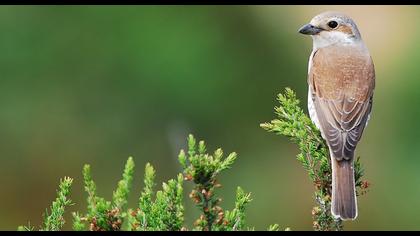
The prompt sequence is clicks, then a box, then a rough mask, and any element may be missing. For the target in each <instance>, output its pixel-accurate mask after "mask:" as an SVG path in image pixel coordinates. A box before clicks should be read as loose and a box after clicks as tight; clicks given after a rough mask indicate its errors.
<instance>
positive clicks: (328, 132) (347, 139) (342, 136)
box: [308, 46, 374, 159]
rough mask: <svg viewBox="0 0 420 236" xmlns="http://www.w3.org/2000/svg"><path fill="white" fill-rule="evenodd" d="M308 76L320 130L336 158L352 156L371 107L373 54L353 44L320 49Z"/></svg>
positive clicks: (315, 54)
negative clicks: (355, 47) (354, 46)
mask: <svg viewBox="0 0 420 236" xmlns="http://www.w3.org/2000/svg"><path fill="white" fill-rule="evenodd" d="M308 79H309V84H310V87H311V90H312V93H313V94H312V95H313V99H314V105H315V110H316V113H317V116H318V120H319V123H320V126H321V132H322V133H323V134H324V136H325V138H326V140H327V143H328V145H329V146H330V149H331V151H332V153H334V156H335V157H336V158H337V159H343V158H344V159H350V158H352V157H353V152H354V149H355V148H356V144H357V142H358V141H359V139H360V137H361V133H362V132H363V130H364V127H365V123H366V120H367V117H368V115H369V113H370V110H371V96H372V92H373V87H374V73H373V64H372V62H371V59H370V56H369V55H368V54H365V53H364V52H362V51H360V50H357V49H354V48H352V47H343V46H341V47H339V48H338V47H336V46H329V47H326V48H321V49H318V51H317V52H316V53H314V57H313V58H312V67H311V69H310V73H309V78H308Z"/></svg>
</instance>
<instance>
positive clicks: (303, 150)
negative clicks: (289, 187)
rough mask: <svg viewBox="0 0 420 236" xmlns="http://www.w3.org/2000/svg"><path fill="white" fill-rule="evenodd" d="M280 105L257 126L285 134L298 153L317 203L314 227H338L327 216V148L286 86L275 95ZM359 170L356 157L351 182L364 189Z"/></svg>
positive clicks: (328, 161)
mask: <svg viewBox="0 0 420 236" xmlns="http://www.w3.org/2000/svg"><path fill="white" fill-rule="evenodd" d="M277 100H278V102H279V103H280V106H277V107H275V114H276V115H277V116H278V119H274V120H272V121H270V122H267V123H263V124H261V125H260V126H261V127H262V128H263V129H265V130H267V131H269V132H273V133H275V134H278V135H284V136H286V137H289V138H290V140H291V141H292V142H294V143H296V144H297V145H298V147H299V150H300V153H299V154H298V155H297V160H298V161H299V162H300V163H301V164H302V166H303V167H304V169H305V170H306V171H307V172H308V175H309V178H310V179H311V181H312V182H313V184H314V185H315V200H316V202H317V203H318V206H316V207H314V208H313V210H312V215H313V219H314V222H313V227H314V229H315V230H342V222H341V221H339V220H335V218H334V217H333V216H332V215H331V211H330V209H331V182H332V178H331V163H330V159H329V155H328V147H327V145H326V144H325V141H324V140H323V138H322V136H321V134H320V132H319V130H318V129H317V128H316V126H315V125H314V123H313V122H312V121H311V119H310V118H309V117H308V116H307V115H306V114H305V113H304V111H303V109H302V108H300V106H299V104H300V101H299V100H298V99H297V98H296V94H295V92H294V91H293V90H291V89H290V88H286V89H285V92H284V94H279V95H278V97H277ZM362 177H363V170H362V168H361V164H360V161H359V158H357V159H356V161H355V181H356V188H357V190H358V192H363V191H365V188H366V187H367V186H368V184H367V182H366V181H362Z"/></svg>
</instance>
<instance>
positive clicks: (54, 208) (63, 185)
mask: <svg viewBox="0 0 420 236" xmlns="http://www.w3.org/2000/svg"><path fill="white" fill-rule="evenodd" d="M72 183H73V179H71V178H69V177H64V179H62V180H61V179H60V185H59V187H58V191H57V198H56V199H55V201H53V203H52V205H51V207H50V211H51V213H50V214H49V213H48V209H46V210H45V215H44V221H43V225H42V227H40V229H39V230H40V231H59V230H61V228H62V227H63V225H64V223H65V220H64V211H65V208H66V207H67V206H70V205H71V204H72V202H71V200H70V199H69V195H70V188H71V185H72ZM33 230H34V227H32V226H30V225H28V226H19V227H18V231H33Z"/></svg>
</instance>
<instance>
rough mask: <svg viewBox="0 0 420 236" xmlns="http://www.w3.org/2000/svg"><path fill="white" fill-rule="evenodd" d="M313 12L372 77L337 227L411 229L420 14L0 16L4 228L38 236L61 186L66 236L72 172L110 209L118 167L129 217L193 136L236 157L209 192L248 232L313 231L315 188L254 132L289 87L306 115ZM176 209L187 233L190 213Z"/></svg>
mask: <svg viewBox="0 0 420 236" xmlns="http://www.w3.org/2000/svg"><path fill="white" fill-rule="evenodd" d="M325 10H339V11H342V12H345V13H346V14H348V15H350V16H352V17H353V18H354V20H355V21H356V22H357V24H358V26H359V29H360V31H361V33H362V36H363V38H364V40H365V42H366V44H367V46H368V47H369V49H370V51H371V54H372V57H373V60H374V62H375V67H376V75H377V82H376V83H377V86H376V90H375V97H374V106H373V115H372V119H371V121H370V122H369V126H368V128H367V129H366V131H365V133H364V137H363V139H362V141H361V142H360V144H359V146H358V149H357V152H356V153H357V155H360V156H361V160H362V163H363V165H364V167H365V171H366V179H368V180H369V181H370V182H371V183H372V186H371V188H370V192H369V193H368V194H367V195H364V196H361V197H359V200H358V201H359V218H358V219H357V221H355V222H346V223H345V228H346V229H347V230H398V229H399V230H413V229H415V230H420V171H419V167H420V149H419V148H418V146H417V145H420V136H419V135H418V132H419V131H420V122H418V118H419V116H420V105H419V102H420V92H419V90H418V88H419V85H420V68H419V66H418V64H419V61H420V44H419V43H418V42H420V28H419V27H418V25H419V24H420V7H418V6H410V7H409V6H66V7H65V6H1V7H0V32H1V35H0V133H1V135H0V158H1V164H0V175H1V178H0V186H1V194H0V209H1V212H2V214H1V216H0V219H1V220H0V229H2V230H15V229H16V227H17V226H18V225H21V224H27V223H28V221H30V222H31V225H34V226H38V225H39V224H40V223H41V219H42V213H43V212H44V210H45V208H46V207H48V206H49V204H50V202H51V201H52V200H53V199H54V198H55V190H56V188H57V185H58V181H59V179H60V178H62V177H63V176H71V177H73V178H75V182H74V186H73V193H72V199H73V201H74V202H76V205H74V206H72V207H70V208H69V211H68V214H67V226H66V229H70V225H71V216H70V212H71V211H77V210H81V211H84V209H85V206H86V204H85V199H86V194H85V192H84V191H83V186H82V179H81V170H82V166H83V164H85V163H89V164H91V165H92V172H93V177H94V179H95V180H96V182H97V187H98V192H99V194H101V195H103V196H105V197H107V198H110V197H111V195H112V190H113V189H114V188H115V186H116V184H117V181H118V180H119V178H120V176H121V173H122V169H123V165H124V163H125V161H126V159H127V157H128V156H130V155H132V156H133V157H134V160H135V162H136V178H135V181H134V188H133V191H132V193H131V194H130V207H134V206H135V205H136V202H137V198H138V196H139V192H140V190H141V188H142V186H143V185H142V176H143V168H144V165H145V163H146V162H148V161H149V162H151V163H152V164H153V165H154V166H155V167H156V169H157V180H158V184H159V187H160V183H161V182H162V181H166V180H168V179H169V178H173V177H175V175H176V173H178V172H179V171H180V166H179V165H178V163H177V154H178V152H179V149H181V148H185V146H186V144H185V142H186V137H187V135H188V134H189V133H193V134H194V135H195V136H196V137H197V138H198V139H204V140H206V141H207V143H208V149H209V150H210V151H212V150H214V149H215V148H217V147H222V148H223V149H224V151H225V152H226V153H228V152H232V151H236V152H238V154H239V157H238V160H237V161H236V163H235V164H234V167H233V169H231V170H229V171H226V172H225V173H223V174H222V176H221V179H220V181H221V182H222V184H223V188H222V189H221V190H220V191H219V194H220V195H221V196H223V197H224V201H223V207H225V208H227V209H230V208H232V207H233V200H234V197H235V189H236V186H237V185H240V186H242V187H243V188H244V189H245V191H249V192H252V195H253V199H254V201H253V202H252V204H250V205H249V208H248V219H247V221H248V224H249V225H251V226H255V227H256V229H259V230H264V229H266V227H267V226H268V225H269V224H273V223H278V224H280V226H281V227H282V228H285V227H291V228H292V229H296V230H298V229H300V230H311V229H312V225H311V224H312V219H311V209H312V206H313V205H314V200H313V186H312V185H311V183H310V181H309V178H308V176H307V174H306V173H305V171H304V170H303V168H302V167H301V166H300V165H299V163H298V162H297V161H296V160H295V155H296V154H297V153H298V150H297V148H296V146H295V145H294V144H291V143H290V142H289V141H288V140H287V139H286V138H285V137H281V136H275V135H273V134H269V133H267V132H265V131H264V130H262V129H261V128H260V127H259V124H260V123H262V122H265V121H269V120H271V119H272V118H274V117H275V116H274V114H273V107H274V106H275V105H277V103H276V101H275V97H276V94H277V93H279V92H282V91H283V89H284V87H286V86H289V87H291V88H292V89H294V90H295V91H296V92H297V95H298V97H300V98H301V100H302V102H303V104H302V105H303V106H306V96H307V83H306V76H307V63H308V58H309V54H310V52H311V47H312V40H311V38H309V37H304V36H303V35H299V34H298V33H297V29H298V28H299V27H300V26H301V25H303V24H304V23H307V22H309V21H310V19H311V18H312V17H313V16H314V15H316V14H318V13H320V12H322V11H325ZM190 187H191V186H190V185H186V187H185V188H186V192H188V191H189V190H190ZM186 194H187V193H186ZM185 201H186V202H187V209H186V221H187V222H188V223H192V222H193V220H194V219H195V218H196V217H197V216H198V210H197V209H195V208H194V207H193V206H192V204H191V203H190V202H191V201H190V199H188V198H187V197H186V199H185Z"/></svg>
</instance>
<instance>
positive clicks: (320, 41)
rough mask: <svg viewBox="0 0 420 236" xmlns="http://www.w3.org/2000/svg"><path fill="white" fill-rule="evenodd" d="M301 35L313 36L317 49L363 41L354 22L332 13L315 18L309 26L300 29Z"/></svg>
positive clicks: (337, 13)
mask: <svg viewBox="0 0 420 236" xmlns="http://www.w3.org/2000/svg"><path fill="white" fill-rule="evenodd" d="M299 33H301V34H306V35H311V36H312V38H313V43H314V47H316V48H321V47H325V46H328V45H331V44H336V43H354V42H357V41H360V40H361V36H360V33H359V30H358V29H357V26H356V24H355V23H354V21H353V20H352V19H351V18H350V17H348V16H346V15H344V14H343V13H340V12H332V11H329V12H323V13H321V14H319V15H317V16H315V17H314V18H312V20H311V22H310V23H309V24H306V25H304V26H302V27H301V28H300V29H299Z"/></svg>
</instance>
